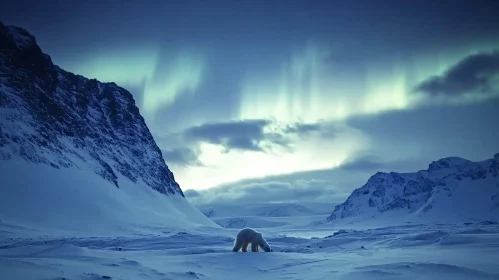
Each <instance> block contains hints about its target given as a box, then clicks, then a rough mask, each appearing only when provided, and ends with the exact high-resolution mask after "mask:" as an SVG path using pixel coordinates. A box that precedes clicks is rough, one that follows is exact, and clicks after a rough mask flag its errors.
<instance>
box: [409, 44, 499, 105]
mask: <svg viewBox="0 0 499 280" xmlns="http://www.w3.org/2000/svg"><path fill="white" fill-rule="evenodd" d="M498 79H499V51H494V52H491V53H480V54H475V55H470V56H468V57H466V58H465V59H463V60H461V61H460V62H459V63H457V64H455V65H453V66H452V67H451V68H450V69H448V70H447V71H446V72H445V73H444V74H443V75H441V76H435V77H431V78H429V79H428V80H426V81H424V82H422V83H421V84H419V85H418V86H417V87H416V92H423V93H426V94H428V95H430V96H438V95H444V96H458V95H462V94H466V93H481V94H493V93H498V91H499V81H498Z"/></svg>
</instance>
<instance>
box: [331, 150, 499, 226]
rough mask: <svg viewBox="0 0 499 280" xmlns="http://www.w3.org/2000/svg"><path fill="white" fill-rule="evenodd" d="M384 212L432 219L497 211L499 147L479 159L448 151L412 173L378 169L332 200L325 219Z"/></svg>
mask: <svg viewBox="0 0 499 280" xmlns="http://www.w3.org/2000/svg"><path fill="white" fill-rule="evenodd" d="M456 206H457V207H456ZM435 209H438V211H437V210H435ZM494 209H495V210H494ZM387 214H393V215H395V216H396V217H411V216H418V217H422V216H428V217H430V216H431V217H432V218H436V219H439V218H442V219H446V218H449V217H452V218H463V219H468V218H479V217H481V216H486V217H487V218H488V217H493V218H497V217H499V153H497V154H495V155H494V157H493V158H491V159H487V160H484V161H478V162H473V161H470V160H467V159H464V158H460V157H446V158H442V159H439V160H437V161H433V162H432V163H430V164H429V166H428V169H426V170H419V171H417V172H414V173H397V172H390V173H384V172H377V173H376V174H374V175H373V176H371V177H370V178H369V180H368V181H367V182H366V184H364V185H363V186H362V187H360V188H358V189H355V190H354V191H353V192H352V194H351V195H350V196H349V197H348V198H347V199H346V200H345V201H344V202H343V203H341V204H338V205H336V206H335V208H334V210H333V212H332V213H331V215H330V216H329V217H328V218H327V220H328V221H336V220H342V219H347V218H354V217H356V218H363V219H367V218H378V217H383V216H386V215H387ZM439 215H440V217H439Z"/></svg>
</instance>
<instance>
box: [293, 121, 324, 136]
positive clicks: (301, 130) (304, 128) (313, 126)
mask: <svg viewBox="0 0 499 280" xmlns="http://www.w3.org/2000/svg"><path fill="white" fill-rule="evenodd" d="M321 129H322V126H321V124H320V123H309V124H307V123H295V124H294V125H288V126H286V128H285V129H284V132H286V133H297V134H307V133H310V132H316V131H320V130H321Z"/></svg>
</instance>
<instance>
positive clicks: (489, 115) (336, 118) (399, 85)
mask: <svg viewBox="0 0 499 280" xmlns="http://www.w3.org/2000/svg"><path fill="white" fill-rule="evenodd" d="M0 20H2V21H3V22H4V23H5V24H9V25H17V26H20V27H23V28H26V29H27V30H28V31H29V32H30V33H32V34H33V35H34V36H35V37H36V38H37V41H38V43H39V45H40V47H41V48H42V49H43V50H44V52H45V53H47V54H49V55H50V56H51V57H52V60H53V61H54V63H55V64H57V65H59V66H60V67H61V68H63V69H65V70H68V71H70V72H73V73H76V74H80V75H83V76H86V77H88V78H97V79H98V80H100V81H105V82H116V83H117V84H118V85H120V86H122V87H124V88H126V89H128V90H129V91H130V92H131V93H132V94H133V95H134V97H135V100H136V102H137V105H138V106H139V108H140V111H141V113H142V115H143V116H144V118H145V120H146V123H147V125H148V126H149V128H150V130H151V133H152V134H153V136H154V138H155V140H156V142H157V143H158V146H159V147H160V148H161V150H162V151H163V156H164V158H165V161H166V163H167V164H168V166H169V167H170V169H171V170H172V171H173V172H174V174H175V178H176V179H177V181H178V182H179V183H180V185H181V187H182V188H183V190H187V191H186V194H187V195H188V197H189V198H190V199H191V201H194V202H197V203H202V202H206V201H209V200H210V199H217V200H228V201H234V200H236V201H239V200H248V199H249V200H259V201H295V200H297V199H301V200H315V199H318V200H321V201H328V202H338V201H340V200H342V199H344V198H345V195H347V194H349V193H350V192H351V191H352V190H353V189H354V188H358V187H360V186H361V185H362V184H363V183H365V182H366V180H367V179H368V178H369V177H370V176H371V175H373V174H374V173H375V172H377V171H396V172H412V171H417V170H420V169H426V168H427V166H428V164H429V163H430V162H431V161H433V160H437V159H439V158H442V157H447V156H459V157H464V158H467V159H470V160H485V159H487V158H491V157H493V155H494V154H495V153H498V152H499V125H498V123H499V98H498V97H499V1H495V0H490V1H488V0H473V1H458V0H452V1H445V0H438V1H422V0H421V1H404V0H397V1H395V0H394V1H392V0H379V1H374V0H356V1H319V0H312V1H292V0H265V1H264V0H252V1H249V0H248V1H240V0H234V1H173V0H168V1H135V0H133V1H93V0H92V1H55V0H50V1H23V0H21V1H20V0H16V1H10V3H7V4H4V3H2V7H1V9H0ZM208 188H210V189H209V190H208Z"/></svg>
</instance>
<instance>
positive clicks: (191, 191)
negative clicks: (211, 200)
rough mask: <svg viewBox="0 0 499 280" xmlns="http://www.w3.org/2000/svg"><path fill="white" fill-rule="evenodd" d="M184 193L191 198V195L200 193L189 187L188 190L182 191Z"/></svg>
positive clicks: (194, 195)
mask: <svg viewBox="0 0 499 280" xmlns="http://www.w3.org/2000/svg"><path fill="white" fill-rule="evenodd" d="M184 195H185V196H186V197H191V198H192V197H199V196H200V195H201V194H200V193H199V192H198V191H196V190H192V189H190V190H186V191H184Z"/></svg>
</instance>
